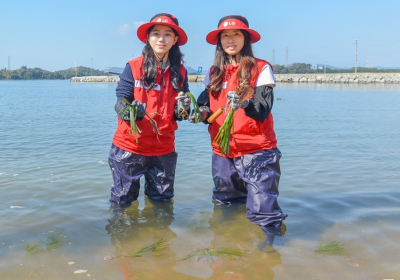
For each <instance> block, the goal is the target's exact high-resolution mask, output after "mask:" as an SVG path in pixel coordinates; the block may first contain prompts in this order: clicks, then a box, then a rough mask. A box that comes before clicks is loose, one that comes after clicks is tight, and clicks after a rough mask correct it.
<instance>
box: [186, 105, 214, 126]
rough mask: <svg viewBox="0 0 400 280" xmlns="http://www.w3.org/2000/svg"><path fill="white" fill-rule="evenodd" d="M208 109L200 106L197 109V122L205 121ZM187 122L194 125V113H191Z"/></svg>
mask: <svg viewBox="0 0 400 280" xmlns="http://www.w3.org/2000/svg"><path fill="white" fill-rule="evenodd" d="M208 115H209V114H208V107H206V106H201V107H200V108H199V119H198V122H202V121H204V120H206V119H207V118H208ZM189 122H191V123H195V122H196V118H195V116H194V111H193V112H192V114H191V115H190V117H189Z"/></svg>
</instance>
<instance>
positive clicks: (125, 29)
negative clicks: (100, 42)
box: [111, 23, 132, 36]
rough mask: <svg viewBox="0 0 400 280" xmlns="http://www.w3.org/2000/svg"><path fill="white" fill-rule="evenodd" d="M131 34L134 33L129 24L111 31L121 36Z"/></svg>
mask: <svg viewBox="0 0 400 280" xmlns="http://www.w3.org/2000/svg"><path fill="white" fill-rule="evenodd" d="M131 32H132V27H131V26H130V25H129V24H127V23H125V24H123V25H121V26H120V27H117V28H113V29H111V33H112V34H114V35H120V36H123V35H126V34H129V33H131Z"/></svg>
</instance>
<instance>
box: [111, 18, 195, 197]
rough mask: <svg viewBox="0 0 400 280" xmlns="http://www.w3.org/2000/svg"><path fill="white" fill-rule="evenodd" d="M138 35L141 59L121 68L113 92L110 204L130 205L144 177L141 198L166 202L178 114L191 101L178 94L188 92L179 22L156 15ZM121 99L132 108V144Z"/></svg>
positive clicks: (184, 39) (170, 192) (172, 176)
mask: <svg viewBox="0 0 400 280" xmlns="http://www.w3.org/2000/svg"><path fill="white" fill-rule="evenodd" d="M137 36H138V38H139V40H140V41H142V42H143V43H146V45H145V46H144V48H143V52H142V54H143V55H142V56H140V57H138V58H136V59H133V60H131V61H129V62H128V63H127V64H126V67H125V69H124V71H123V73H122V74H121V75H120V81H119V83H118V86H117V89H116V95H117V103H116V105H115V110H116V112H117V114H118V127H117V130H116V132H115V134H114V138H113V142H112V146H111V150H110V156H109V164H110V168H111V172H112V175H113V180H114V183H113V185H112V186H111V199H110V202H111V203H112V204H115V203H117V204H128V205H129V203H131V202H132V201H135V200H136V199H137V197H138V194H139V188H140V177H142V176H143V175H144V176H145V194H146V195H147V196H148V197H149V198H150V199H153V200H157V201H169V200H171V198H172V197H173V196H174V179H175V167H176V161H177V156H178V155H177V153H176V152H175V130H176V129H177V128H178V125H177V123H176V121H180V120H182V116H181V112H182V110H183V109H185V110H186V111H190V98H189V96H187V95H185V94H184V93H183V92H187V91H189V83H188V79H187V71H186V69H185V67H184V66H183V59H182V57H183V55H182V53H181V51H180V49H179V46H182V45H184V44H185V43H186V42H187V36H186V33H185V31H184V30H183V29H182V28H181V27H179V23H178V19H177V18H175V17H174V16H173V15H171V14H165V13H162V14H157V15H155V16H154V17H153V18H152V19H151V20H150V22H148V23H145V24H143V25H141V26H140V27H139V28H138V30H137ZM177 99H180V100H181V102H179V103H178V102H177ZM125 100H127V101H128V102H129V103H131V104H132V105H133V106H136V108H137V112H136V113H137V115H136V124H137V126H138V127H139V129H140V130H141V133H138V134H137V139H136V138H135V135H134V134H131V133H130V132H131V127H130V113H129V109H128V110H125V108H126V106H127V103H126V101H125ZM178 104H179V105H178ZM146 111H147V112H148V113H149V114H150V116H151V117H152V118H153V119H154V120H155V121H156V122H157V126H158V129H159V132H160V134H158V133H157V132H156V131H154V129H153V127H152V124H151V122H150V119H149V117H148V115H146Z"/></svg>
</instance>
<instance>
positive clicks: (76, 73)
mask: <svg viewBox="0 0 400 280" xmlns="http://www.w3.org/2000/svg"><path fill="white" fill-rule="evenodd" d="M75 77H78V68H76V61H75Z"/></svg>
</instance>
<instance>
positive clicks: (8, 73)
mask: <svg viewBox="0 0 400 280" xmlns="http://www.w3.org/2000/svg"><path fill="white" fill-rule="evenodd" d="M10 75H11V63H10V56H8V71H7V79H8V80H9V79H10Z"/></svg>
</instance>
